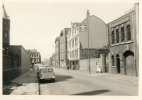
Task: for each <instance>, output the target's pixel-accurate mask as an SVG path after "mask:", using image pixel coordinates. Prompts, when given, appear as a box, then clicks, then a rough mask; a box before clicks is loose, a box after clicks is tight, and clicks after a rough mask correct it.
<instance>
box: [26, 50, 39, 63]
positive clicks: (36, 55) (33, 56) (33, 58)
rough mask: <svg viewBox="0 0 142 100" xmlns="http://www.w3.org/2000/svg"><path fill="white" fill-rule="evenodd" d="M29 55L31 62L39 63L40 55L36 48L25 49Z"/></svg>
mask: <svg viewBox="0 0 142 100" xmlns="http://www.w3.org/2000/svg"><path fill="white" fill-rule="evenodd" d="M27 51H28V53H29V55H30V61H31V64H38V63H41V55H40V53H39V52H38V51H37V50H36V49H31V50H27Z"/></svg>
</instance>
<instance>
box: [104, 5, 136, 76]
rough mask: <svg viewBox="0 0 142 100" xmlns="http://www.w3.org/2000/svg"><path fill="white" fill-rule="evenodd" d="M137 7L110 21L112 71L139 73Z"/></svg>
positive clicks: (128, 73) (129, 73) (130, 73)
mask: <svg viewBox="0 0 142 100" xmlns="http://www.w3.org/2000/svg"><path fill="white" fill-rule="evenodd" d="M136 10H137V9H136V7H134V8H133V9H131V10H130V11H129V12H127V13H126V14H125V15H123V16H121V17H120V18H118V19H116V20H114V21H112V22H110V23H108V25H107V26H108V37H109V48H110V70H111V73H116V74H125V75H132V76H137V75H138V65H137V64H136V61H137V60H138V57H136V55H137V53H138V52H137V49H138V48H137V47H136V45H137V38H136V36H137V34H138V33H137V32H136V28H137V27H136V26H137V25H136V24H137V23H136V22H137V20H138V19H137V18H138V17H137V16H136V13H137V11H136Z"/></svg>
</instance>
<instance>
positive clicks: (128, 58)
mask: <svg viewBox="0 0 142 100" xmlns="http://www.w3.org/2000/svg"><path fill="white" fill-rule="evenodd" d="M123 55H124V71H125V74H126V75H132V76H136V67H135V61H134V53H133V52H132V51H130V50H128V51H126V52H125V53H124V54H123Z"/></svg>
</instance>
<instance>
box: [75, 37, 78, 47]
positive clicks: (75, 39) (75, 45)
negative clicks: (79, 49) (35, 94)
mask: <svg viewBox="0 0 142 100" xmlns="http://www.w3.org/2000/svg"><path fill="white" fill-rule="evenodd" d="M77 45H78V44H77V38H76V39H75V46H77Z"/></svg>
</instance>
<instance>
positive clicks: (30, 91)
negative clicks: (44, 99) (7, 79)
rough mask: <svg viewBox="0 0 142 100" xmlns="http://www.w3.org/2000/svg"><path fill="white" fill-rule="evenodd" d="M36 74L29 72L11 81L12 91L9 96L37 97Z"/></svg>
mask: <svg viewBox="0 0 142 100" xmlns="http://www.w3.org/2000/svg"><path fill="white" fill-rule="evenodd" d="M36 75H37V74H36V72H35V71H33V70H29V71H28V72H26V73H24V74H23V75H21V76H19V77H17V78H16V79H14V80H13V81H12V87H11V89H13V91H12V93H11V94H10V95H38V94H39V93H38V80H37V76H36Z"/></svg>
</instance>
